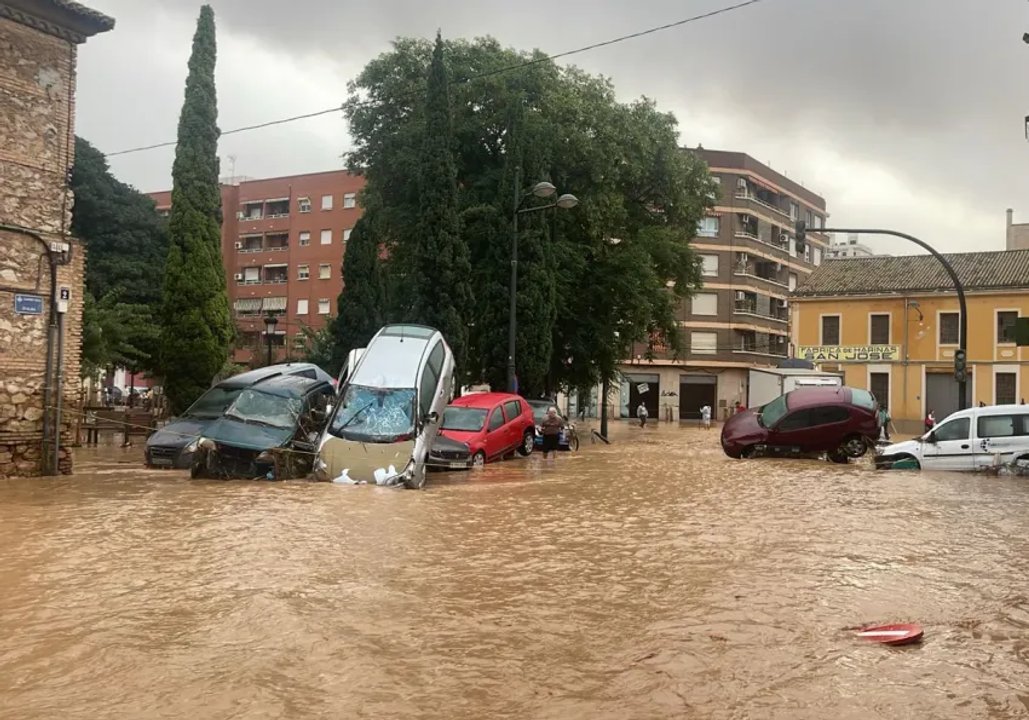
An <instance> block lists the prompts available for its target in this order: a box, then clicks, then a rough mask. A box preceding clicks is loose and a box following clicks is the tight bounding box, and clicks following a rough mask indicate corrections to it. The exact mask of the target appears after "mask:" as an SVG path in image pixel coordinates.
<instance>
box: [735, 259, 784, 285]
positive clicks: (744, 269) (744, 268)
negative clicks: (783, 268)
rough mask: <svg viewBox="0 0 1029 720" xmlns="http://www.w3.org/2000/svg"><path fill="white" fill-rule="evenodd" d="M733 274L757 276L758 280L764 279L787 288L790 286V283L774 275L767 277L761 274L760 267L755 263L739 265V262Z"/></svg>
mask: <svg viewBox="0 0 1029 720" xmlns="http://www.w3.org/2000/svg"><path fill="white" fill-rule="evenodd" d="M733 274H734V275H739V276H741V277H752V278H757V279H758V280H764V281H765V282H767V283H771V284H772V285H776V286H778V287H784V288H787V289H788V288H789V283H785V282H781V281H779V280H778V279H776V278H774V277H767V276H765V275H761V274H759V271H758V269H757V268H756V267H755V266H754V265H752V264H747V265H739V264H737V265H736V266H735V267H734V268H733Z"/></svg>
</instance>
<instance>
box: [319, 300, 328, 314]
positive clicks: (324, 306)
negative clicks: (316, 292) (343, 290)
mask: <svg viewBox="0 0 1029 720" xmlns="http://www.w3.org/2000/svg"><path fill="white" fill-rule="evenodd" d="M318 314H319V315H328V314H329V300H328V298H322V299H321V300H319V301H318Z"/></svg>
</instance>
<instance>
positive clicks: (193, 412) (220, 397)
mask: <svg viewBox="0 0 1029 720" xmlns="http://www.w3.org/2000/svg"><path fill="white" fill-rule="evenodd" d="M241 392H243V388H240V387H213V388H211V389H210V390H208V391H207V392H205V393H204V394H203V395H201V396H200V397H199V398H198V399H197V401H196V402H195V403H193V404H192V405H190V406H189V410H187V411H186V412H185V413H184V414H183V417H193V418H217V417H221V416H222V415H223V414H224V413H225V410H226V409H227V408H228V407H229V405H231V404H232V402H233V401H234V400H235V399H236V398H237V397H239V394H240V393H241Z"/></svg>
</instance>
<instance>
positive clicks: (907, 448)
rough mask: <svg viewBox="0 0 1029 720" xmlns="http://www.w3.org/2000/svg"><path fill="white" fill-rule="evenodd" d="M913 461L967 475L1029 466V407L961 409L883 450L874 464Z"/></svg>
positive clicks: (1000, 406)
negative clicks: (988, 470)
mask: <svg viewBox="0 0 1029 720" xmlns="http://www.w3.org/2000/svg"><path fill="white" fill-rule="evenodd" d="M912 460H914V461H915V462H917V463H918V465H919V467H921V468H922V469H923V470H956V471H965V472H970V471H974V470H983V469H985V468H988V467H995V466H998V465H1008V464H1012V463H1029V406H1027V405H988V406H985V407H975V408H968V409H967V410H959V411H957V412H956V413H953V414H951V415H948V416H947V417H946V419H944V420H943V421H942V422H940V423H939V424H937V425H936V427H934V428H933V429H932V430H930V431H929V432H927V433H926V434H925V435H922V436H921V437H919V438H916V439H914V440H907V441H906V442H899V443H894V444H893V445H890V446H888V447H886V448H883V451H882V454H880V455H879V456H878V457H877V458H876V459H875V464H876V465H877V466H878V467H890V466H892V465H893V464H894V463H899V462H901V461H907V462H909V463H910V461H912Z"/></svg>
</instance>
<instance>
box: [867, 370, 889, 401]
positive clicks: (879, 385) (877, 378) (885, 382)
mask: <svg viewBox="0 0 1029 720" xmlns="http://www.w3.org/2000/svg"><path fill="white" fill-rule="evenodd" d="M868 391H869V392H870V393H872V394H873V395H875V399H876V400H878V401H879V404H880V405H881V406H883V407H889V405H890V374H889V373H884V372H874V373H868Z"/></svg>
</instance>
